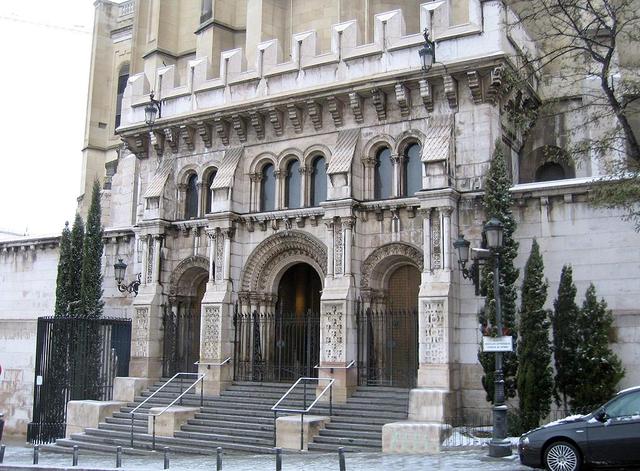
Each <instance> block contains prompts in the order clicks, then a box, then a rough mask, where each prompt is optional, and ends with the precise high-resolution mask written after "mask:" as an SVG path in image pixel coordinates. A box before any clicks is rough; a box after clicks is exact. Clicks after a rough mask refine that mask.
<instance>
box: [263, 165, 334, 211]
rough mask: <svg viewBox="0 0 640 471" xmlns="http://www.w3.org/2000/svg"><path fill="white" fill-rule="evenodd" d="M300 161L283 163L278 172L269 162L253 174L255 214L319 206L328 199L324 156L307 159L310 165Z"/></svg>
mask: <svg viewBox="0 0 640 471" xmlns="http://www.w3.org/2000/svg"><path fill="white" fill-rule="evenodd" d="M301 159H302V156H300V158H298V157H292V156H289V157H288V158H287V159H286V160H284V159H283V161H281V162H282V163H281V164H280V166H279V168H280V169H279V170H278V169H276V166H275V163H274V162H273V161H268V162H267V163H265V164H263V165H262V167H259V168H260V170H259V171H258V172H257V173H255V174H252V178H251V180H252V184H253V187H252V194H254V195H256V196H258V200H257V201H256V200H253V202H252V208H254V209H253V210H254V211H274V210H280V209H296V208H302V207H310V206H311V207H313V206H319V205H320V203H321V202H323V201H326V199H327V166H326V159H325V157H324V156H323V155H322V154H319V155H315V156H313V157H311V158H307V159H306V165H304V164H303V161H302V160H301Z"/></svg>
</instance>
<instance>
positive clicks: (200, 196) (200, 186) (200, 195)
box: [197, 182, 207, 218]
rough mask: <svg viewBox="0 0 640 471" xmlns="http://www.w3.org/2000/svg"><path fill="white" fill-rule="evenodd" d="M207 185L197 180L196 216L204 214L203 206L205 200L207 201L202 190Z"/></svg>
mask: <svg viewBox="0 0 640 471" xmlns="http://www.w3.org/2000/svg"><path fill="white" fill-rule="evenodd" d="M206 187H207V185H206V184H205V183H204V182H198V184H197V188H198V213H197V214H198V217H199V218H200V217H202V216H204V207H205V201H207V199H206V198H207V196H206V194H205V192H204V190H205V189H206Z"/></svg>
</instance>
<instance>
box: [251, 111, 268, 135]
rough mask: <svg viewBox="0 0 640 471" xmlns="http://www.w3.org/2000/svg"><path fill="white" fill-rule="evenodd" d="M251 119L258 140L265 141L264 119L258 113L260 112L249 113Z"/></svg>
mask: <svg viewBox="0 0 640 471" xmlns="http://www.w3.org/2000/svg"><path fill="white" fill-rule="evenodd" d="M249 119H250V120H251V126H253V130H254V131H255V132H256V135H257V136H258V139H264V117H263V116H262V115H261V114H260V113H258V110H251V111H249Z"/></svg>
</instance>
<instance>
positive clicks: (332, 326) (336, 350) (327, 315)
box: [322, 304, 345, 363]
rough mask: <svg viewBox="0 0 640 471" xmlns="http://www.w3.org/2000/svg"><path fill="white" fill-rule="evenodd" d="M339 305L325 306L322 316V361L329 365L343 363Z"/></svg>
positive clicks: (342, 339) (342, 331) (341, 318)
mask: <svg viewBox="0 0 640 471" xmlns="http://www.w3.org/2000/svg"><path fill="white" fill-rule="evenodd" d="M341 307H342V306H341V305H339V304H333V305H329V306H326V308H325V312H324V315H323V316H322V345H323V360H324V361H326V362H330V363H337V362H343V361H345V358H344V330H343V329H344V327H343V314H342V309H341Z"/></svg>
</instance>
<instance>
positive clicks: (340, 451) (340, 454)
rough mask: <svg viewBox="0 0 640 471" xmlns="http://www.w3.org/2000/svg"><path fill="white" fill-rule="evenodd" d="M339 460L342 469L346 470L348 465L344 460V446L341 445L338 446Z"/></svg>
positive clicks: (342, 470)
mask: <svg viewBox="0 0 640 471" xmlns="http://www.w3.org/2000/svg"><path fill="white" fill-rule="evenodd" d="M338 460H339V461H340V471H346V470H347V465H346V463H345V462H344V447H343V446H341V447H339V448H338Z"/></svg>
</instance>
